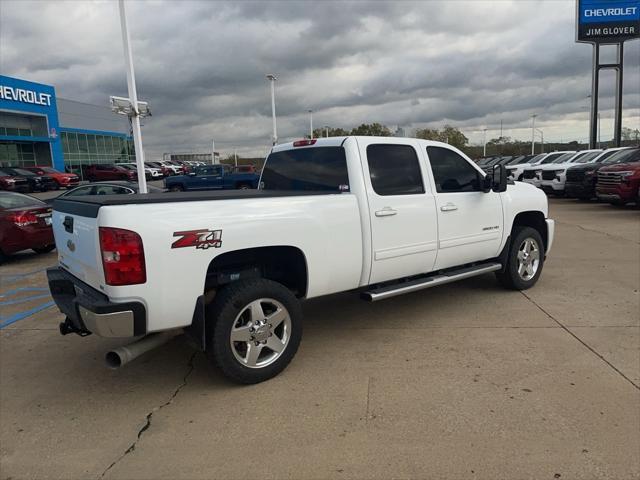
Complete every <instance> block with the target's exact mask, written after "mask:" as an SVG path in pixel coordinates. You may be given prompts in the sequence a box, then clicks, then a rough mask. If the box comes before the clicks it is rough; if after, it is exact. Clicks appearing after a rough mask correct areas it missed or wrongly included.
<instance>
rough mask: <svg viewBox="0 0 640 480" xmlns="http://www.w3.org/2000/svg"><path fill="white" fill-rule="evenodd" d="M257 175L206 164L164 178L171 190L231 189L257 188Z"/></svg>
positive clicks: (224, 166)
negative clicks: (189, 171)
mask: <svg viewBox="0 0 640 480" xmlns="http://www.w3.org/2000/svg"><path fill="white" fill-rule="evenodd" d="M259 179H260V176H259V175H256V174H255V173H233V172H232V169H231V167H229V166H228V165H206V166H204V167H196V168H195V169H194V171H193V172H191V173H189V174H187V175H176V176H174V177H168V178H166V179H165V180H164V184H165V187H166V188H167V189H168V190H169V191H172V192H180V191H184V190H233V189H249V188H258V181H259Z"/></svg>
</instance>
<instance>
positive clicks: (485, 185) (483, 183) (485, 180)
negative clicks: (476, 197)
mask: <svg viewBox="0 0 640 480" xmlns="http://www.w3.org/2000/svg"><path fill="white" fill-rule="evenodd" d="M478 177H479V178H478V182H480V189H481V190H482V191H483V192H484V193H489V192H490V191H491V187H492V186H493V175H490V174H488V173H487V174H486V175H485V176H484V177H483V176H482V175H480V174H479V173H478Z"/></svg>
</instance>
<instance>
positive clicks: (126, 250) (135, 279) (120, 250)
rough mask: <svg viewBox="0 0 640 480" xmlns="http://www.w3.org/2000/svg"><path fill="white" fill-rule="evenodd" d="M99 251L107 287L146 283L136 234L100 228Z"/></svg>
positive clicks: (138, 239) (142, 249)
mask: <svg viewBox="0 0 640 480" xmlns="http://www.w3.org/2000/svg"><path fill="white" fill-rule="evenodd" d="M100 251H101V253H102V266H103V267H104V279H105V282H106V283H107V285H114V286H117V285H136V284H139V283H145V282H146V281H147V271H146V267H145V263H144V248H143V247H142V239H141V238H140V235H138V234H137V233H136V232H132V231H131V230H125V229H123V228H110V227H100Z"/></svg>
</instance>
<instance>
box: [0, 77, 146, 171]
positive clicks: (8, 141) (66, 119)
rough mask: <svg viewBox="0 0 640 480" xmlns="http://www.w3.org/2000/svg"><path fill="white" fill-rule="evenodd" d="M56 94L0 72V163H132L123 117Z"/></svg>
mask: <svg viewBox="0 0 640 480" xmlns="http://www.w3.org/2000/svg"><path fill="white" fill-rule="evenodd" d="M104 103H105V104H104V106H100V105H90V104H88V103H82V102H77V101H74V100H65V99H63V98H57V97H56V91H55V88H54V87H53V86H51V85H43V84H41V83H34V82H29V81H26V80H20V79H17V78H11V77H6V76H2V75H0V166H29V165H49V166H52V167H54V168H55V169H57V170H60V171H64V170H67V171H75V172H78V173H81V170H82V165H89V164H96V163H121V162H130V161H135V151H134V148H133V140H132V138H131V135H130V128H129V121H128V119H127V117H124V116H121V115H116V114H114V113H113V112H112V111H111V109H110V108H109V107H108V98H107V97H106V96H105V102H104Z"/></svg>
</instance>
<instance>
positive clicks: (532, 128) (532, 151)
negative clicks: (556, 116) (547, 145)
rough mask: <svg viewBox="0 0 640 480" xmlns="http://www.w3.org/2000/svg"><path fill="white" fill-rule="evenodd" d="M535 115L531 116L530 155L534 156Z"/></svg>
mask: <svg viewBox="0 0 640 480" xmlns="http://www.w3.org/2000/svg"><path fill="white" fill-rule="evenodd" d="M537 116H538V115H536V114H535V113H534V114H533V115H531V155H534V154H535V148H536V117H537Z"/></svg>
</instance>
